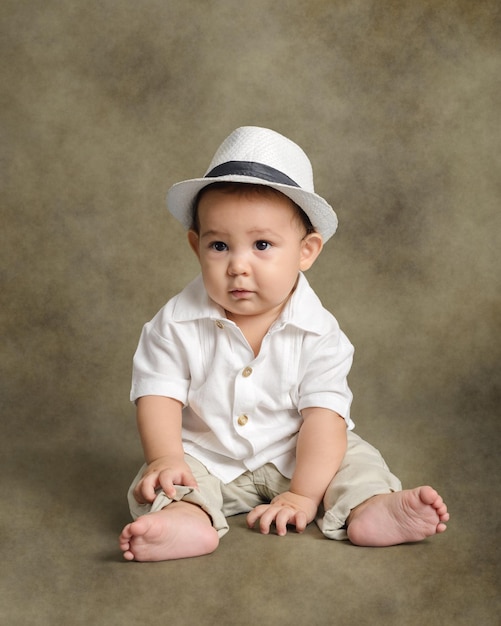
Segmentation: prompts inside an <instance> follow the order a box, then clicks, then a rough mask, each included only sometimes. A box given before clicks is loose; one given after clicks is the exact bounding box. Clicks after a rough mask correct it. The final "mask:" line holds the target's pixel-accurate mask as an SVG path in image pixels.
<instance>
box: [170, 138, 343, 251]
mask: <svg viewBox="0 0 501 626" xmlns="http://www.w3.org/2000/svg"><path fill="white" fill-rule="evenodd" d="M216 182H235V183H252V184H258V185H267V186H268V187H273V188H274V189H278V191H281V192H282V193H283V194H284V195H286V196H288V197H289V198H290V199H291V200H293V201H294V202H295V203H296V204H297V205H299V206H300V207H301V208H302V209H303V211H304V212H305V213H306V215H308V217H309V218H310V221H311V223H312V224H313V226H314V227H315V230H316V231H317V232H318V233H320V234H321V235H322V238H323V240H324V242H325V241H327V239H329V238H330V237H332V235H333V234H334V233H335V232H336V229H337V224H338V220H337V216H336V214H335V212H334V210H333V209H332V207H331V206H330V205H329V204H328V203H327V202H326V201H325V200H324V199H323V198H321V197H320V196H319V195H317V194H316V193H315V190H314V186H313V172H312V168H311V163H310V160H309V159H308V157H307V156H306V154H305V153H304V152H303V150H302V149H301V148H300V147H299V146H298V145H297V144H295V143H294V142H293V141H291V140H290V139H287V138H286V137H284V136H283V135H280V134H279V133H277V132H275V131H273V130H269V129H267V128H258V127H256V126H243V127H241V128H237V129H236V130H235V131H233V132H232V133H231V135H230V136H229V137H227V138H226V139H225V140H224V141H223V143H222V144H221V145H220V146H219V148H218V150H217V152H216V154H215V155H214V158H213V159H212V161H211V163H210V165H209V168H208V170H207V172H206V173H205V175H204V177H203V178H194V179H191V180H185V181H183V182H180V183H176V184H175V185H173V186H172V187H171V188H170V189H169V191H168V192H167V207H168V209H169V211H170V212H171V213H172V215H173V216H174V217H175V218H176V219H178V220H179V221H180V222H181V224H183V226H184V227H185V228H186V229H189V228H191V226H192V220H193V209H194V203H195V200H196V197H197V194H198V192H199V191H200V190H201V189H203V188H204V187H207V186H208V185H211V184H212V183H216Z"/></svg>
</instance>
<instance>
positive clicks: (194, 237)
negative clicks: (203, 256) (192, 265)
mask: <svg viewBox="0 0 501 626" xmlns="http://www.w3.org/2000/svg"><path fill="white" fill-rule="evenodd" d="M188 243H189V244H190V247H191V249H192V250H193V252H194V253H195V254H196V255H197V257H198V258H200V237H199V236H198V233H196V232H195V231H194V230H189V231H188Z"/></svg>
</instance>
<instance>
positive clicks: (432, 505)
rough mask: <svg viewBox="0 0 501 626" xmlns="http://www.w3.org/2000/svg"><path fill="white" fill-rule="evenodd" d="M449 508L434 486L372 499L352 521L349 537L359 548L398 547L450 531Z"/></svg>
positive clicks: (357, 510)
mask: <svg viewBox="0 0 501 626" xmlns="http://www.w3.org/2000/svg"><path fill="white" fill-rule="evenodd" d="M448 520H449V513H448V512H447V506H446V505H445V504H444V501H443V500H442V498H441V497H440V496H439V495H438V493H437V492H436V491H435V489H433V488H432V487H416V488H415V489H408V490H406V491H397V492H394V493H387V494H382V495H378V496H374V497H373V498H370V499H369V500H367V501H366V502H362V504H360V505H359V506H357V507H356V508H355V509H353V511H352V512H351V514H350V517H349V518H348V528H347V533H348V538H349V540H350V541H351V542H352V543H354V544H356V545H358V546H394V545H397V544H400V543H408V542H413V541H421V540H422V539H425V538H426V537H430V536H431V535H435V534H436V533H442V532H444V531H445V530H446V528H447V527H446V525H445V522H447V521H448Z"/></svg>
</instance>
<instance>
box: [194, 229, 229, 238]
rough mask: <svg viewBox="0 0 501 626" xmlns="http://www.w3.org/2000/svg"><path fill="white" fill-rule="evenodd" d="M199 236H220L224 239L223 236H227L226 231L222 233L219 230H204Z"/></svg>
mask: <svg viewBox="0 0 501 626" xmlns="http://www.w3.org/2000/svg"><path fill="white" fill-rule="evenodd" d="M200 237H202V238H203V237H221V238H223V239H224V238H225V237H228V233H224V232H222V231H219V230H206V231H204V232H202V233H201V234H200Z"/></svg>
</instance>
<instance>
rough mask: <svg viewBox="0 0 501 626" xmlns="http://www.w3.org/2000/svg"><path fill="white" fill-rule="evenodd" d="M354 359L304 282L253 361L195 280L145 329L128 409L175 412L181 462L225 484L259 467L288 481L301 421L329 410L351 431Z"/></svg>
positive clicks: (231, 325)
mask: <svg viewBox="0 0 501 626" xmlns="http://www.w3.org/2000/svg"><path fill="white" fill-rule="evenodd" d="M353 352H354V349H353V346H352V345H351V343H350V342H349V340H348V339H347V337H346V336H345V335H344V333H343V332H342V331H341V330H340V328H339V325H338V323H337V321H336V319H335V318H334V317H333V316H332V315H331V314H330V313H329V312H328V311H327V310H326V309H324V308H323V306H322V304H321V302H320V300H319V299H318V297H317V295H316V294H315V292H314V291H313V289H312V288H311V287H310V285H309V283H308V281H307V280H306V278H305V276H304V275H303V274H300V277H299V281H298V285H297V288H296V290H295V291H294V293H293V295H292V297H291V298H290V299H289V301H288V303H287V304H286V306H285V307H284V310H283V311H282V314H281V315H280V317H279V318H278V319H277V320H276V322H275V323H274V324H273V325H272V326H271V328H270V329H269V331H268V333H267V334H266V336H265V337H264V339H263V342H262V345H261V349H260V352H259V354H258V356H257V357H255V356H254V353H253V351H252V349H251V347H250V345H249V344H248V342H247V340H246V339H245V337H244V335H243V333H242V332H241V330H240V329H239V328H238V326H237V325H236V324H235V323H234V322H232V321H230V320H228V319H227V318H226V316H225V313H224V310H223V309H222V308H220V307H219V306H218V305H216V304H215V303H214V302H213V301H212V300H211V299H210V298H209V296H208V295H207V292H206V291H205V288H204V285H203V281H202V278H201V276H198V277H197V278H196V279H195V280H194V281H193V282H191V283H190V284H189V285H188V286H187V287H186V288H185V289H184V290H183V291H182V292H181V293H180V294H178V295H177V296H175V297H174V298H172V299H171V300H169V302H167V304H166V305H165V306H164V307H163V308H162V309H160V311H159V312H158V313H157V315H156V316H155V317H154V318H153V319H152V320H151V321H150V322H148V323H147V324H145V326H144V328H143V331H142V334H141V338H140V340H139V345H138V348H137V351H136V353H135V355H134V367H133V378H132V390H131V400H132V401H135V400H137V399H138V398H140V397H141V396H146V395H157V396H167V397H170V398H174V399H176V400H179V401H180V402H182V403H183V405H184V408H183V430H182V432H183V446H184V450H185V452H187V453H188V454H191V455H192V456H194V457H195V458H196V459H198V460H199V461H200V462H201V463H203V464H204V465H205V466H206V467H207V469H208V470H209V472H210V473H211V474H213V475H214V476H216V477H217V478H219V479H220V480H222V481H223V482H224V483H228V482H230V481H232V480H234V479H235V478H236V477H237V476H239V475H240V474H242V473H243V472H245V471H246V470H251V471H254V470H256V469H257V468H259V467H262V466H263V465H265V464H266V463H273V464H274V465H275V466H276V467H277V468H278V470H279V471H280V472H281V473H282V474H283V475H284V476H286V477H288V478H291V477H292V474H293V472H294V467H295V450H296V441H297V435H298V432H299V429H300V427H301V424H302V417H301V414H300V411H302V410H303V409H305V408H308V407H313V406H318V407H323V408H327V409H331V410H333V411H335V412H336V413H338V414H339V415H341V416H342V417H343V418H344V419H345V421H346V425H347V428H348V429H350V430H351V429H352V428H353V427H354V424H353V422H352V421H351V419H350V405H351V400H352V394H351V391H350V389H349V387H348V382H347V375H348V372H349V370H350V368H351V364H352V360H353Z"/></svg>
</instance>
